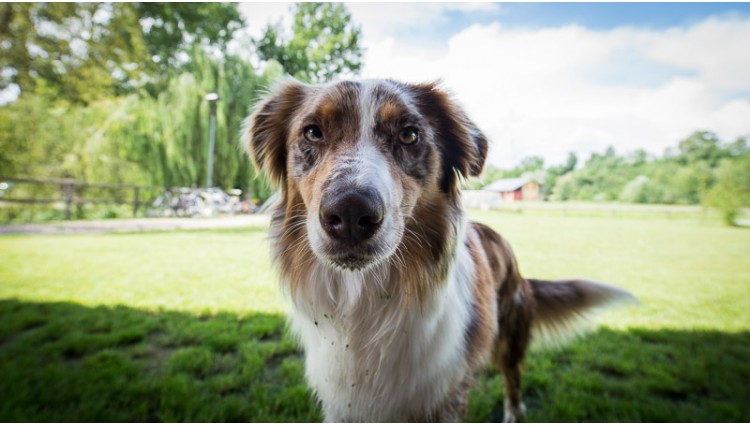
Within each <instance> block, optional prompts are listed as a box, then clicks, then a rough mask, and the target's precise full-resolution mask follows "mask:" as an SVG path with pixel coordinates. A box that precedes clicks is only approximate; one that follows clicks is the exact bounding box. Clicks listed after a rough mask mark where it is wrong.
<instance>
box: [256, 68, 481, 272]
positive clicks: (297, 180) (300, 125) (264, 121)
mask: <svg viewBox="0 0 750 425" xmlns="http://www.w3.org/2000/svg"><path fill="white" fill-rule="evenodd" d="M246 137H248V139H247V148H248V150H249V152H250V154H251V156H252V158H253V161H254V163H255V165H256V166H257V167H259V168H260V169H261V170H262V171H263V172H265V173H266V174H267V175H268V176H269V177H270V178H271V179H272V180H273V181H274V182H276V183H277V184H279V185H280V186H281V190H282V198H283V199H282V204H281V208H282V211H283V215H284V216H283V217H281V218H282V219H283V220H284V222H285V223H286V226H287V227H289V229H287V230H289V231H291V230H292V228H293V227H294V226H297V229H299V228H301V227H303V226H304V227H305V228H306V232H305V233H306V238H307V241H308V242H309V246H310V248H311V250H312V251H313V253H314V254H315V255H316V256H317V257H318V258H319V259H320V260H322V261H323V262H324V263H325V264H329V265H331V266H334V267H335V268H339V269H349V270H364V269H367V268H368V267H370V266H372V265H375V264H378V263H380V262H382V261H383V260H385V259H387V258H389V257H391V256H392V255H393V254H394V252H396V250H397V249H398V247H399V245H400V244H401V243H402V239H403V238H404V234H405V232H408V231H409V229H408V227H407V221H408V220H409V219H411V220H417V218H415V210H420V211H421V214H430V210H433V211H434V210H435V208H436V205H439V204H441V203H445V204H452V205H457V204H458V196H459V195H458V183H459V179H460V178H461V177H468V176H476V175H478V174H479V173H480V172H481V170H482V168H483V165H484V160H485V157H486V154H487V140H486V138H485V137H484V135H483V134H482V133H481V132H480V131H479V129H478V128H477V127H476V126H475V125H474V124H473V123H472V122H471V121H470V120H469V119H468V118H467V117H466V115H465V114H464V113H463V111H461V109H460V108H459V107H458V106H457V105H456V104H455V103H454V102H453V101H452V100H451V99H450V97H449V96H448V95H447V94H446V93H444V92H443V91H441V90H440V89H439V88H438V87H437V85H436V84H419V85H413V84H402V83H397V82H394V81H387V80H386V81H384V80H375V81H363V82H340V83H333V84H328V85H305V84H301V83H299V82H296V81H287V82H284V83H282V84H280V85H279V86H278V87H277V88H276V89H275V90H273V91H272V93H271V94H270V95H269V96H268V97H267V98H266V99H265V100H264V101H262V102H261V103H260V104H259V105H258V107H257V108H256V111H255V113H254V114H253V115H252V116H251V117H250V118H249V121H248V131H247V134H246ZM434 213H436V214H437V213H439V211H434ZM302 237H303V238H304V237H305V236H302ZM417 238H418V236H417ZM290 243H291V242H290ZM296 243H299V241H296Z"/></svg>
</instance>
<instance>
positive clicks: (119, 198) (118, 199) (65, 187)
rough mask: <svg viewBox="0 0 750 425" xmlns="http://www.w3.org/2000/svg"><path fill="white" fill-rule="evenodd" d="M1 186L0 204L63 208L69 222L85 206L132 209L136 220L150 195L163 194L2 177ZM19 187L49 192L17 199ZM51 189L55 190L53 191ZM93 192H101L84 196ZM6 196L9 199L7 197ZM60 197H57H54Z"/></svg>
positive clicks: (134, 188)
mask: <svg viewBox="0 0 750 425" xmlns="http://www.w3.org/2000/svg"><path fill="white" fill-rule="evenodd" d="M0 184H2V185H3V187H2V190H1V192H0V202H2V203H6V202H8V203H21V204H47V205H50V204H63V205H64V209H65V219H66V220H70V218H71V216H72V212H73V207H74V206H76V205H83V204H117V205H131V206H132V210H133V216H134V217H135V216H136V215H137V214H138V209H139V208H140V207H141V206H142V205H145V204H147V201H148V200H147V201H146V202H144V201H142V198H144V197H145V196H144V195H145V194H146V193H147V192H153V191H159V190H163V188H158V187H153V186H134V185H124V184H111V183H88V182H85V181H80V180H74V179H33V178H17V177H3V176H0ZM11 184H12V185H13V186H15V185H18V184H24V185H25V184H30V185H36V186H43V187H46V188H47V190H32V191H20V193H24V192H26V193H28V192H36V193H38V192H41V193H43V194H44V197H33V196H26V197H16V196H14V193H13V192H19V191H18V190H14V189H15V187H13V186H11ZM50 189H52V190H50ZM90 189H98V190H97V192H99V193H98V196H97V197H93V198H89V197H86V196H85V194H86V192H87V191H90ZM102 193H108V194H109V195H110V197H102ZM6 195H7V196H6ZM55 195H57V196H55Z"/></svg>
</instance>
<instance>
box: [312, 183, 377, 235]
mask: <svg viewBox="0 0 750 425" xmlns="http://www.w3.org/2000/svg"><path fill="white" fill-rule="evenodd" d="M384 214H385V204H384V203H383V199H382V198H381V197H380V195H379V194H378V193H377V192H376V191H375V190H373V189H354V190H345V191H343V192H335V191H329V192H328V193H326V195H324V196H323V199H322V200H321V202H320V224H321V225H322V227H323V230H325V232H326V233H327V234H328V235H329V236H330V237H331V238H333V239H335V240H337V241H339V242H344V243H348V244H350V245H356V244H358V243H361V242H364V241H366V240H368V239H370V238H371V237H372V236H373V235H374V234H375V232H376V231H377V230H378V228H379V227H380V225H381V223H382V222H383V216H384Z"/></svg>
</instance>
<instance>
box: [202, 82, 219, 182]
mask: <svg viewBox="0 0 750 425" xmlns="http://www.w3.org/2000/svg"><path fill="white" fill-rule="evenodd" d="M205 99H206V100H207V101H208V104H209V105H211V124H210V125H209V128H208V174H207V175H206V188H210V187H211V186H212V184H213V183H212V181H211V180H212V177H213V175H214V144H215V143H216V102H218V101H219V94H218V93H209V94H207V95H206V97H205Z"/></svg>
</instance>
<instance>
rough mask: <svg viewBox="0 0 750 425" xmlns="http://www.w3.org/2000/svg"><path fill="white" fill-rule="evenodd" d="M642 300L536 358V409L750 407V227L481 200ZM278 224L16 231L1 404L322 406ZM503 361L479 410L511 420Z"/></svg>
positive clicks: (282, 412) (538, 251)
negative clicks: (288, 283) (295, 323)
mask: <svg viewBox="0 0 750 425" xmlns="http://www.w3.org/2000/svg"><path fill="white" fill-rule="evenodd" d="M472 215H473V217H474V218H475V219H477V220H480V221H483V222H485V223H487V224H490V225H491V226H492V227H494V228H495V229H497V230H499V231H500V232H501V233H503V235H504V236H505V237H506V238H507V239H509V240H510V242H511V243H512V245H513V246H514V248H515V251H516V254H517V256H518V257H519V261H520V264H521V270H522V272H523V273H524V274H525V275H527V276H529V277H541V278H556V277H575V276H578V277H589V278H593V279H597V280H603V281H607V282H609V283H612V284H614V285H618V286H621V287H624V288H627V289H629V290H630V291H632V292H633V293H634V294H636V295H637V296H638V297H639V298H640V299H641V302H642V305H641V306H638V307H632V308H627V309H623V310H619V311H612V312H607V313H606V314H604V315H602V316H601V320H600V323H601V326H600V328H599V329H598V330H595V331H593V332H592V333H591V334H589V335H588V336H586V337H585V338H582V339H580V340H577V341H575V342H573V343H571V344H569V345H567V346H566V347H564V348H562V349H557V350H554V351H535V352H533V353H532V354H531V355H530V356H529V357H528V359H527V363H526V374H525V383H524V397H525V399H526V404H527V407H528V409H529V417H528V420H530V421H550V422H557V421H653V422H660V421H669V422H696V421H699V422H707V421H710V422H726V421H732V422H734V421H742V422H747V421H750V403H749V402H748V401H749V400H750V385H748V382H750V361H748V359H750V261H749V258H748V254H750V230H748V229H736V228H735V229H732V228H725V227H722V226H721V225H720V224H719V223H718V222H714V221H711V220H708V221H707V220H703V221H698V220H689V219H679V220H665V219H654V218H652V219H634V218H619V219H618V218H612V217H594V218H592V217H563V216H558V215H550V214H512V213H480V212H474V213H473V214H472ZM267 248H268V247H267V243H266V241H265V232H264V230H263V229H240V230H222V231H210V232H209V231H195V232H172V233H142V234H118V235H95V236H89V235H85V236H84V235H67V236H34V237H31V236H6V237H1V238H0V376H1V377H2V379H0V421H3V422H7V421H32V422H33V421H81V422H85V421H103V422H108V421H121V422H129V421H139V422H140V421H196V422H202V421H237V422H239V421H255V422H257V421H269V422H277V421H317V420H320V419H321V415H320V410H319V407H318V406H316V404H315V403H314V401H313V400H312V398H311V395H310V392H309V391H308V390H307V388H306V385H305V382H304V374H303V364H302V357H301V353H300V351H299V349H298V347H297V346H296V344H295V342H294V341H293V340H292V339H291V338H290V337H289V336H288V335H287V333H286V332H285V329H284V319H283V311H284V303H283V301H282V300H281V298H280V296H279V291H278V290H277V288H276V284H275V280H274V277H273V273H272V272H271V270H270V268H269V265H268V263H269V260H268V254H267V251H268V249H267ZM501 388H502V384H501V379H500V378H499V376H498V375H496V374H494V373H492V372H489V371H488V372H487V373H485V374H483V375H482V376H481V377H480V379H479V380H478V385H477V387H476V388H475V390H474V391H472V394H471V402H470V416H469V418H467V419H468V420H470V421H498V420H501V419H502V402H501V400H502V389H501Z"/></svg>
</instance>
